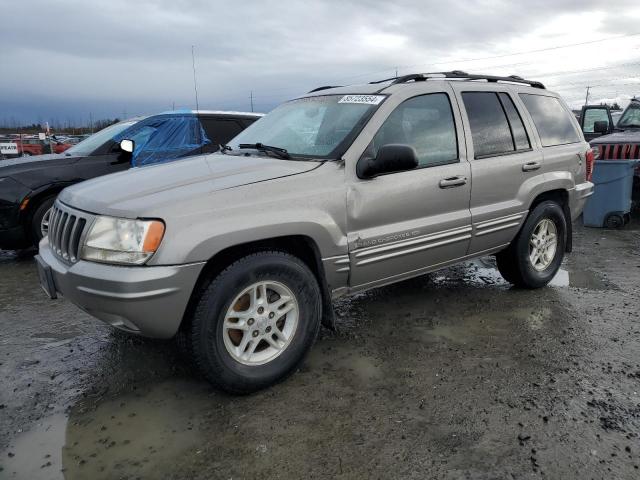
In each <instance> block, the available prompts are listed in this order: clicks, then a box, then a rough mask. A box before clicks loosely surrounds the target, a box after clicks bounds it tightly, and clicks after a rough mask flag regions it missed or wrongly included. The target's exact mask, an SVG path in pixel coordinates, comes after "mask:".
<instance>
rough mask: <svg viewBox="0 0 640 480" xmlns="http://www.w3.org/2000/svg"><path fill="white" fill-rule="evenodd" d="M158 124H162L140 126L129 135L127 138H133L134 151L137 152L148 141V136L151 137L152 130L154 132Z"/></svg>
mask: <svg viewBox="0 0 640 480" xmlns="http://www.w3.org/2000/svg"><path fill="white" fill-rule="evenodd" d="M160 125H162V123H160V124H153V125H145V126H143V127H142V128H140V129H139V130H138V131H137V132H135V133H134V134H133V135H131V137H130V138H129V140H133V141H134V142H135V143H134V148H135V151H136V152H139V151H140V150H142V148H143V147H144V146H145V145H146V143H147V142H148V141H149V138H150V137H151V135H152V134H153V132H155V131H156V130H157V129H158V128H159V127H160Z"/></svg>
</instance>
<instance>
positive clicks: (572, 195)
mask: <svg viewBox="0 0 640 480" xmlns="http://www.w3.org/2000/svg"><path fill="white" fill-rule="evenodd" d="M592 164H593V156H592V153H591V150H590V148H589V145H588V144H587V143H586V142H585V141H584V138H583V136H582V133H581V132H580V128H579V126H578V123H577V122H576V120H575V118H574V116H573V115H572V114H571V111H570V110H569V109H568V108H567V106H566V105H565V103H564V102H563V101H562V100H561V99H560V98H559V96H558V95H557V94H554V93H551V92H549V91H547V90H546V89H545V88H544V86H543V85H542V84H540V83H538V82H533V81H527V80H524V79H522V78H520V77H515V76H514V77H494V76H483V75H469V74H466V73H464V72H457V71H456V72H447V73H438V74H416V75H409V76H405V77H400V78H394V79H390V80H386V81H381V82H376V83H371V84H366V85H358V86H348V87H322V88H320V89H316V90H315V91H312V92H310V93H309V94H307V95H304V96H303V97H301V98H297V99H295V100H291V101H289V102H286V103H284V104H282V105H280V106H279V107H278V108H276V109H275V110H273V111H272V112H271V113H270V114H268V115H267V116H265V117H263V118H262V119H261V120H259V121H257V122H256V123H254V124H253V125H251V126H250V127H249V128H247V129H246V130H245V131H243V132H242V133H241V134H240V135H238V136H237V137H236V138H235V139H233V141H231V143H230V144H229V145H226V146H223V147H222V151H221V152H220V153H216V154H211V155H203V156H198V157H192V158H190V159H185V160H180V161H177V162H173V163H170V164H165V165H158V166H151V167H148V168H144V169H139V170H135V171H128V172H123V173H116V174H113V175H108V176H106V177H101V178H97V179H94V180H90V181H87V182H84V183H81V184H78V185H74V186H72V187H69V188H67V189H66V190H64V191H63V192H62V193H61V194H60V196H59V197H58V199H57V201H56V203H55V207H54V212H53V216H52V219H51V224H50V234H49V237H48V239H44V240H43V241H42V242H41V244H40V254H39V256H38V257H36V260H37V262H38V266H39V272H40V277H41V283H42V285H43V287H44V289H45V291H46V292H47V293H48V294H49V295H50V296H51V297H52V298H55V297H56V295H57V293H58V292H59V293H61V294H62V295H64V296H65V297H66V298H68V299H69V300H71V301H72V302H74V303H75V304H77V305H78V306H80V308H82V309H84V310H85V311H87V312H88V313H90V314H91V315H94V316H95V317H97V318H99V319H101V320H103V321H105V322H107V323H109V324H111V325H113V326H114V327H117V328H120V329H122V330H126V331H128V332H131V333H136V334H140V335H145V336H149V337H156V338H170V337H174V336H177V337H178V339H179V343H180V344H181V345H182V346H183V347H184V348H185V349H186V350H187V351H188V352H189V353H190V355H191V356H192V357H193V359H194V360H195V362H196V363H197V365H198V366H199V367H200V368H201V369H202V371H203V372H204V374H205V375H206V376H207V378H208V379H210V380H211V382H213V383H214V384H215V385H217V386H218V387H220V388H222V389H224V390H227V391H229V392H235V393H246V392H251V391H254V390H257V389H260V388H264V387H266V386H268V385H271V384H273V383H275V382H277V381H279V380H281V379H283V378H285V377H286V376H287V375H288V374H290V373H291V372H292V371H294V370H295V369H296V367H297V366H298V365H299V363H300V362H301V360H302V359H303V358H304V355H305V353H306V352H307V351H308V350H309V348H310V347H311V345H312V344H313V342H314V340H315V338H316V336H317V334H318V330H319V328H320V325H321V323H322V324H324V325H325V326H328V327H331V326H332V325H333V310H332V307H331V300H332V299H335V298H337V297H340V296H341V295H347V294H353V293H355V292H360V291H362V290H366V289H370V288H374V287H378V286H381V285H386V284H390V283H393V282H398V281H400V280H404V279H407V278H410V277H415V276H417V275H422V274H425V273H427V272H431V271H434V270H437V269H440V268H443V267H445V266H447V265H451V264H454V263H458V262H461V261H463V260H466V259H469V258H473V257H478V256H482V255H490V254H495V255H496V257H497V265H498V268H499V270H500V272H501V273H502V275H503V276H504V278H505V279H506V280H508V281H509V282H511V283H513V284H515V285H517V286H519V287H524V288H538V287H542V286H544V285H546V284H547V282H549V281H550V280H551V279H552V277H553V276H554V275H555V273H556V272H557V270H558V268H559V266H560V263H561V262H562V259H563V256H564V253H565V252H567V251H570V249H571V238H572V237H571V222H572V220H574V219H575V218H576V217H577V216H578V215H580V213H581V211H582V208H583V205H584V202H585V199H586V197H587V196H589V195H590V194H591V192H592V188H593V185H592V183H591V182H590V181H589V176H590V171H591V168H592Z"/></svg>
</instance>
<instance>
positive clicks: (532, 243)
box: [496, 201, 567, 288]
mask: <svg viewBox="0 0 640 480" xmlns="http://www.w3.org/2000/svg"><path fill="white" fill-rule="evenodd" d="M566 235H567V223H566V219H565V216H564V212H563V210H562V207H561V206H560V205H558V204H557V203H556V202H553V201H545V202H542V203H540V204H539V205H537V206H536V207H535V208H534V209H533V211H532V212H531V213H530V214H529V216H528V217H527V220H526V221H525V223H524V225H523V227H522V229H521V230H520V232H519V233H518V235H517V236H516V238H515V239H514V241H513V242H512V243H511V245H510V246H509V247H508V248H507V249H506V250H503V251H502V252H500V253H498V255H496V259H497V264H498V270H499V271H500V273H501V274H502V276H503V277H504V279H505V280H507V281H508V282H510V283H513V284H514V285H517V286H519V287H524V288H540V287H543V286H545V285H546V284H547V283H549V282H550V281H551V279H552V278H553V277H554V276H555V274H556V273H557V272H558V269H559V268H560V264H561V263H562V259H563V258H564V250H565V245H566Z"/></svg>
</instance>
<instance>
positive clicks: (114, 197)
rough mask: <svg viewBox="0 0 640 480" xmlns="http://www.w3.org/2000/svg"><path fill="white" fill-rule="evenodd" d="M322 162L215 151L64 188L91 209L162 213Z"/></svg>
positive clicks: (67, 196)
mask: <svg viewBox="0 0 640 480" xmlns="http://www.w3.org/2000/svg"><path fill="white" fill-rule="evenodd" d="M319 165H321V162H316V161H296V160H280V159H276V158H269V157H257V156H251V157H248V156H232V155H221V154H211V155H203V156H198V157H189V158H186V159H183V160H178V161H174V162H170V163H164V164H160V165H151V166H146V167H137V168H132V169H130V170H127V171H125V172H120V173H114V174H111V175H106V176H104V177H98V178H94V179H92V180H88V181H86V182H82V183H79V184H76V185H72V186H71V187H68V188H66V189H65V190H63V191H62V193H61V194H60V196H59V199H60V200H61V201H62V202H64V203H66V204H68V205H70V206H72V207H75V208H78V209H80V210H85V211H87V212H91V213H98V214H104V215H113V216H119V217H129V218H136V217H142V216H145V215H152V214H155V212H158V211H161V209H162V206H163V205H167V204H173V205H175V204H176V202H179V201H180V200H181V199H183V198H190V199H192V198H193V197H194V196H197V195H202V196H203V197H204V196H207V195H208V194H211V193H213V192H217V191H220V190H226V189H229V188H234V187H239V186H242V185H248V184H251V183H257V182H264V181H267V180H272V179H275V178H281V177H287V176H291V175H297V174H300V173H304V172H308V171H310V170H313V169H315V168H317V167H318V166H319Z"/></svg>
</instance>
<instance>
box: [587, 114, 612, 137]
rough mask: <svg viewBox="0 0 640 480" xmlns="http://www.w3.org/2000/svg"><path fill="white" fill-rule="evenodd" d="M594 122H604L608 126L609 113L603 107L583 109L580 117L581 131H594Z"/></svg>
mask: <svg viewBox="0 0 640 480" xmlns="http://www.w3.org/2000/svg"><path fill="white" fill-rule="evenodd" d="M596 122H606V123H607V127H608V126H609V115H608V114H607V110H606V109H604V108H587V109H586V110H585V111H584V118H583V119H582V131H583V132H584V133H595V132H594V126H595V123H596Z"/></svg>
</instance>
